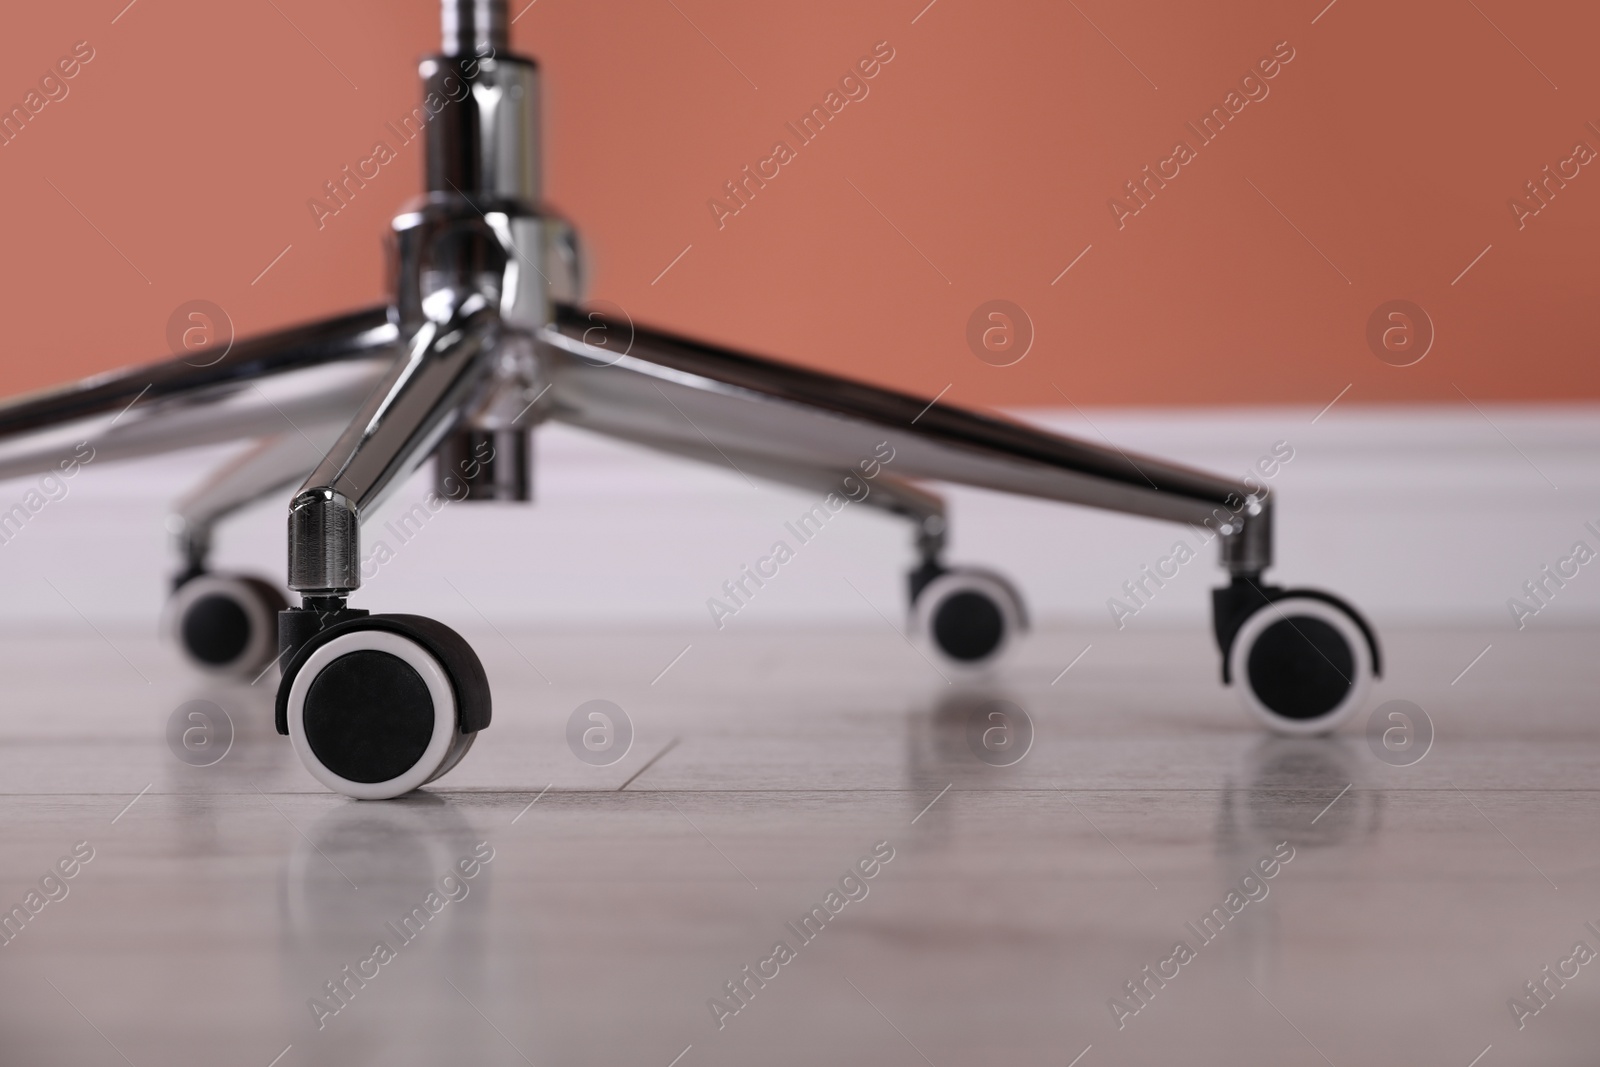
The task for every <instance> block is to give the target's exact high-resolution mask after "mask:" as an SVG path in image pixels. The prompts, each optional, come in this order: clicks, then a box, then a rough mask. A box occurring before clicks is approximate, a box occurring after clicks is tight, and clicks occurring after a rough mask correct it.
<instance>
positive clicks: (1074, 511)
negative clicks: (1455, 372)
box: [0, 405, 1600, 632]
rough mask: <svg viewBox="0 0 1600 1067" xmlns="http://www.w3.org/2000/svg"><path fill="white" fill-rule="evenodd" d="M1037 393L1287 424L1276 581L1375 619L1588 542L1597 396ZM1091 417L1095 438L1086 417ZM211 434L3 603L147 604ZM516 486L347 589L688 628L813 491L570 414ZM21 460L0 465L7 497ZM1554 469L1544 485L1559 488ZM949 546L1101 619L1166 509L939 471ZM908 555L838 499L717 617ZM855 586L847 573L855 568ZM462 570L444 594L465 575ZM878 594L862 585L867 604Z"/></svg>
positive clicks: (1182, 443) (1036, 602) (1565, 603)
mask: <svg viewBox="0 0 1600 1067" xmlns="http://www.w3.org/2000/svg"><path fill="white" fill-rule="evenodd" d="M1314 415H1316V412H1315V411H1314V410H1312V409H1302V408H1282V409H1259V408H1252V409H1239V410H1193V409H1183V410H1170V411H1169V410H1138V411H1129V410H1107V409H1097V410H1094V411H1091V412H1089V413H1088V415H1087V419H1089V420H1092V424H1091V423H1090V422H1088V421H1086V418H1085V416H1083V415H1081V414H1079V413H1078V412H1075V411H1066V412H1062V411H1056V410H1041V409H1031V410H1029V411H1026V412H1023V413H1020V415H1019V417H1022V418H1025V419H1028V420H1030V421H1033V422H1036V423H1038V424H1040V425H1044V426H1048V427H1050V428H1053V429H1057V430H1060V431H1063V432H1067V433H1073V434H1076V435H1079V436H1082V437H1084V438H1086V439H1089V440H1106V439H1109V440H1111V441H1114V442H1115V443H1116V444H1117V445H1119V446H1120V447H1123V448H1125V449H1127V450H1129V451H1140V452H1148V453H1150V454H1152V455H1156V456H1161V457H1164V458H1168V459H1172V460H1176V461H1178V462H1182V463H1186V464H1188V465H1192V466H1196V467H1201V468H1206V469H1210V470H1214V471H1217V472H1219V473H1225V474H1236V475H1242V474H1243V473H1244V472H1245V471H1246V470H1247V469H1249V468H1250V466H1251V465H1252V464H1253V463H1254V462H1255V461H1256V459H1257V458H1258V457H1261V456H1264V455H1267V454H1269V453H1270V452H1271V450H1272V448H1273V446H1274V444H1275V443H1276V442H1279V441H1286V442H1288V444H1289V446H1290V447H1292V448H1293V450H1294V457H1293V459H1292V460H1290V461H1289V462H1288V463H1287V464H1285V465H1283V466H1282V468H1281V470H1280V471H1279V472H1278V474H1277V475H1276V477H1274V478H1273V479H1272V484H1273V485H1274V487H1275V488H1276V490H1277V492H1278V494H1279V496H1278V544H1277V556H1278V566H1277V568H1276V569H1275V571H1274V572H1273V576H1274V577H1275V578H1276V579H1277V580H1279V581H1281V582H1283V583H1285V584H1307V585H1314V586H1319V587H1322V588H1326V589H1329V590H1331V591H1334V592H1337V593H1339V594H1341V595H1343V596H1346V597H1348V598H1349V599H1351V600H1352V601H1354V602H1355V603H1357V604H1358V605H1360V606H1361V607H1362V608H1364V609H1365V610H1367V611H1368V612H1369V613H1370V614H1371V615H1372V616H1373V617H1374V618H1375V619H1377V620H1379V621H1380V622H1382V621H1389V622H1398V621H1441V620H1442V621H1459V622H1462V623H1471V624H1484V623H1488V624H1496V623H1504V624H1505V625H1506V626H1507V627H1508V628H1509V627H1510V625H1511V615H1510V612H1509V610H1508V608H1507V600H1508V598H1510V597H1512V596H1516V595H1518V594H1519V593H1520V592H1521V587H1522V584H1523V582H1524V581H1526V580H1528V579H1530V578H1533V577H1535V576H1537V574H1538V572H1539V570H1540V568H1541V567H1542V566H1544V565H1545V564H1553V563H1554V562H1555V561H1556V560H1557V559H1558V558H1559V557H1561V556H1564V555H1566V554H1568V553H1569V552H1570V551H1571V548H1572V545H1573V543H1574V542H1575V541H1577V540H1579V539H1584V540H1586V541H1587V542H1588V543H1589V545H1590V547H1592V548H1595V549H1597V550H1600V536H1596V535H1595V534H1593V533H1591V532H1589V531H1588V530H1586V529H1585V528H1584V523H1585V522H1586V521H1594V522H1595V524H1596V527H1597V528H1600V407H1596V406H1576V405H1573V406H1521V407H1518V406H1495V407H1488V406H1485V407H1484V408H1483V411H1482V413H1480V412H1479V411H1476V410H1474V409H1472V408H1470V407H1464V408H1456V407H1451V408H1433V407H1404V406H1395V407H1381V408H1358V407H1356V406H1354V405H1340V406H1339V407H1336V408H1334V409H1333V410H1331V411H1329V412H1328V413H1327V414H1325V415H1323V416H1322V417H1321V418H1320V419H1318V420H1317V421H1316V422H1315V424H1313V423H1312V421H1311V420H1312V417H1313V416H1314ZM1102 434H1103V435H1104V436H1103V437H1102V436H1101V435H1102ZM227 452H228V450H226V449H223V450H218V449H207V450H196V451H193V452H188V453H183V454H179V455H174V456H168V457H162V458H160V459H157V460H150V461H140V462H135V463H127V464H122V465H111V464H98V463H97V464H92V465H90V466H89V467H87V468H85V469H84V470H83V471H82V472H81V473H79V474H78V475H77V476H76V477H75V478H74V479H73V480H72V481H71V483H70V485H69V492H68V494H67V495H66V496H65V497H64V498H62V499H59V500H56V501H53V502H51V503H49V504H48V505H47V506H45V507H44V508H43V509H42V510H40V511H39V513H38V514H37V515H35V516H34V518H33V519H32V520H31V521H30V522H29V523H28V524H27V525H26V526H25V527H24V528H23V529H22V531H21V532H20V533H19V534H17V535H16V536H15V537H13V538H12V539H11V540H10V541H9V542H7V543H4V544H3V545H0V624H7V625H11V624H16V625H28V624H31V623H37V622H47V621H48V622H62V623H77V624H79V625H83V621H82V619H80V613H81V616H82V617H83V619H88V620H94V621H99V620H107V621H112V622H118V623H133V622H140V621H153V620H154V619H156V617H157V616H158V614H159V611H160V608H161V606H162V603H163V601H164V597H165V587H166V581H167V578H168V576H169V574H170V573H171V571H172V569H173V560H172V559H171V558H170V556H169V554H168V551H169V550H168V546H167V543H166V535H165V532H164V527H163V518H164V514H165V506H166V503H167V501H168V500H170V499H171V498H173V497H175V496H176V495H178V494H179V493H180V492H182V491H183V490H184V489H185V488H187V486H188V485H189V484H190V483H192V482H193V481H195V480H196V479H198V478H199V477H201V476H202V474H203V473H204V472H205V471H206V470H207V469H208V468H209V467H210V466H211V465H213V464H215V463H216V462H218V461H219V460H220V459H221V458H222V457H223V456H224V455H226V454H227ZM537 468H538V471H537V487H536V495H537V497H538V502H537V504H536V505H534V506H495V505H464V504H451V505H449V506H447V507H445V508H444V509H443V510H442V511H440V512H439V513H438V514H437V515H434V516H432V517H431V518H430V519H429V520H428V521H427V523H426V525H424V526H423V527H422V528H421V529H420V531H418V532H416V533H415V535H414V536H412V537H410V538H409V540H406V541H404V542H402V541H401V540H400V538H399V537H398V536H397V535H395V534H394V532H393V530H392V529H391V528H390V527H389V526H387V525H386V523H387V522H389V521H390V520H392V519H394V518H395V517H396V516H397V515H398V514H399V513H401V512H404V511H406V510H407V509H409V508H410V507H411V506H412V505H413V504H415V503H418V502H419V501H421V500H423V499H424V497H425V494H426V493H427V490H428V484H429V483H428V480H427V475H426V474H421V475H419V476H418V477H417V478H416V479H414V480H413V481H412V482H411V483H410V484H408V485H407V486H405V487H404V488H402V489H401V490H400V491H399V492H398V493H397V494H396V495H395V497H394V498H393V500H392V501H391V502H390V503H389V504H388V505H386V507H385V508H384V512H383V514H381V515H379V516H378V517H377V518H376V520H375V521H374V522H372V523H369V525H368V527H367V530H366V532H365V538H366V539H365V542H364V548H363V552H364V554H367V555H371V553H372V552H373V551H374V549H375V547H376V542H377V541H378V540H384V541H386V543H388V544H389V547H390V549H391V550H392V551H393V558H392V559H390V560H389V561H388V562H387V563H385V564H383V565H382V566H381V568H379V571H378V573H377V575H376V577H374V578H372V579H371V580H370V581H369V582H368V584H367V586H366V587H365V588H364V589H363V591H362V593H361V594H360V596H361V600H360V603H361V604H362V605H363V606H366V607H370V608H372V609H375V610H400V611H410V612H417V613H421V614H427V615H434V616H437V617H439V618H441V619H445V620H446V621H449V620H461V621H463V622H471V623H477V622H478V621H479V620H478V618H477V613H478V612H481V613H482V614H483V615H484V616H486V617H488V618H489V619H491V620H507V621H538V622H550V621H571V622H574V623H585V624H607V623H610V624H616V625H631V624H638V623H647V624H651V625H655V624H679V623H681V624H684V625H688V626H702V625H703V626H705V627H706V628H707V630H708V632H709V631H710V628H711V616H710V613H709V611H708V609H707V606H706V601H707V599H708V598H710V597H713V596H717V595H719V593H720V589H721V586H722V583H723V582H724V581H725V580H728V579H730V578H733V577H735V576H736V575H737V572H738V571H739V568H740V567H741V565H743V564H747V563H753V562H754V561H755V560H756V558H758V557H759V556H762V555H765V554H766V553H767V552H768V550H769V549H770V548H771V546H772V544H773V542H774V541H776V540H779V539H785V540H792V539H791V538H790V537H789V536H788V534H787V533H786V531H785V529H784V523H785V522H786V521H788V520H791V519H793V518H795V517H796V516H797V515H799V514H800V513H801V512H802V511H804V510H806V509H807V508H809V507H810V505H811V504H812V503H814V501H813V500H812V499H811V498H810V497H808V496H807V495H806V494H803V493H796V492H792V491H789V490H785V489H777V488H767V487H762V488H760V489H752V488H751V487H750V486H749V485H748V484H746V483H745V481H744V480H743V479H742V478H741V477H740V476H739V475H737V474H735V473H734V472H733V471H731V470H722V469H718V468H712V467H701V466H695V465H692V464H688V463H683V462H680V461H677V460H672V459H667V458H663V457H659V456H656V455H654V454H651V453H648V452H644V451H641V450H638V449H635V448H632V447H627V446H620V445H616V444H613V443H611V442H608V441H604V440H600V439H596V438H593V437H589V436H587V435H583V434H580V433H578V432H575V431H571V430H567V429H565V428H562V427H550V428H547V429H545V430H543V431H541V433H540V435H539V440H538V457H537ZM30 485H31V483H30V482H29V481H12V482H6V483H0V508H3V507H9V505H10V503H11V502H12V500H13V499H16V500H21V499H22V498H23V496H24V494H25V493H26V492H27V491H28V489H29V488H30ZM1556 487H1559V488H1556ZM949 494H950V497H951V501H952V505H951V512H952V550H951V553H950V555H951V559H952V560H953V561H958V562H967V563H975V564H982V565H986V566H990V567H994V568H996V569H999V570H1001V571H1003V572H1005V573H1007V574H1009V575H1010V576H1011V577H1012V578H1013V579H1014V580H1015V581H1016V582H1017V583H1018V585H1019V586H1020V587H1021V589H1022V590H1023V591H1024V594H1025V595H1026V597H1027V599H1028V602H1029V605H1030V607H1031V609H1032V611H1033V613H1034V614H1035V616H1037V617H1039V618H1040V619H1045V620H1064V621H1074V622H1082V621H1085V620H1088V621H1094V620H1099V621H1101V622H1103V623H1104V624H1105V625H1106V626H1107V627H1108V628H1110V627H1111V615H1110V612H1109V610H1108V608H1107V603H1106V602H1107V600H1108V599H1109V598H1111V597H1113V596H1117V595H1118V594H1119V592H1120V587H1121V585H1122V583H1123V582H1124V581H1125V580H1128V579H1132V578H1135V577H1137V576H1138V572H1139V569H1140V567H1141V565H1144V564H1153V563H1154V562H1155V561H1156V560H1157V559H1158V558H1159V557H1161V556H1164V555H1166V554H1167V553H1168V552H1169V551H1170V550H1171V548H1172V546H1173V545H1174V544H1175V543H1176V542H1177V541H1179V540H1187V541H1189V542H1190V543H1191V544H1194V545H1197V544H1198V539H1197V537H1196V536H1195V535H1194V534H1192V533H1190V532H1188V531H1187V530H1186V529H1185V528H1183V527H1175V526H1168V525H1165V524H1161V523H1156V522H1152V521H1148V520H1142V519H1130V518H1124V517H1120V516H1114V515H1107V514H1104V513H1100V512H1094V511H1090V510H1086V509H1079V508H1069V507H1062V506H1059V505H1054V504H1044V503H1039V502H1034V501H1028V500H1019V499H1014V498H1010V497H1006V496H1002V495H999V494H993V493H987V492H981V491H976V490H966V489H952V490H950V491H949ZM287 496H288V494H287V493H284V494H282V495H281V496H280V497H279V498H275V499H273V500H272V501H270V502H268V503H265V504H263V505H260V506H258V507H255V508H252V509H250V510H249V511H248V512H246V513H244V514H241V515H240V516H238V517H237V518H236V519H234V520H233V521H231V522H229V523H228V524H227V525H226V526H224V527H223V528H222V530H221V532H220V537H219V547H218V557H217V564H218V565H219V566H220V567H224V568H236V569H243V570H248V571H253V572H259V573H261V574H263V575H268V576H273V577H276V578H281V575H282V568H283V560H284V504H285V502H286V500H287ZM910 562H911V550H910V543H909V538H908V535H907V531H906V530H905V529H904V528H903V527H902V526H901V524H899V523H897V522H895V521H893V520H890V519H887V518H884V517H881V516H878V515H876V514H873V513H870V512H869V511H867V510H866V509H865V508H863V507H859V506H855V505H852V506H850V507H848V508H846V509H845V511H844V512H842V513H841V514H840V515H839V516H838V517H837V518H836V519H835V520H833V521H832V522H831V523H830V524H829V525H828V526H827V527H826V528H825V529H824V530H823V531H822V533H821V534H820V535H819V536H817V537H816V538H815V539H814V540H813V541H811V542H810V543H808V544H806V545H804V546H797V552H796V557H795V559H794V560H793V561H792V562H791V563H789V564H787V565H785V566H784V567H783V568H782V569H781V571H780V573H779V575H778V576H777V577H776V578H774V579H773V580H771V581H770V582H769V583H768V584H767V586H766V587H765V588H763V589H762V590H760V591H759V593H758V594H757V595H756V596H755V597H754V598H753V599H752V600H751V601H750V603H749V605H748V606H747V607H746V608H745V609H744V610H742V611H741V612H740V613H739V615H738V616H737V617H736V618H734V619H733V620H731V621H730V622H729V623H728V625H730V626H747V625H767V624H781V623H793V622H806V623H815V622H819V621H828V620H841V621H845V620H848V621H853V622H859V621H863V620H870V619H873V618H875V617H876V616H875V614H874V608H876V609H877V610H880V611H882V612H883V613H884V614H886V615H887V616H888V617H890V618H892V619H894V620H895V621H896V622H897V623H898V622H900V620H901V618H902V614H903V596H904V594H903V574H904V571H905V569H906V568H907V566H908V565H909V564H910ZM1219 578H1220V572H1219V571H1218V570H1217V568H1216V564H1215V559H1214V549H1211V548H1207V549H1205V550H1203V552H1202V554H1201V557H1200V558H1199V559H1198V560H1196V561H1195V562H1192V563H1189V564H1187V565H1186V566H1185V567H1183V569H1182V570H1181V571H1180V572H1179V574H1178V575H1177V577H1176V578H1173V579H1172V580H1170V581H1169V582H1168V583H1167V585H1166V586H1165V587H1164V588H1162V589H1161V590H1159V592H1158V593H1157V594H1156V595H1155V596H1154V597H1153V598H1152V599H1151V600H1150V601H1149V604H1148V607H1147V608H1146V609H1145V610H1143V611H1141V612H1140V613H1139V614H1138V615H1137V616H1136V617H1135V618H1134V619H1132V620H1131V621H1130V622H1129V626H1130V627H1141V626H1153V625H1163V624H1174V623H1177V624H1185V625H1188V624H1193V623H1196V622H1199V621H1201V620H1203V619H1204V618H1206V616H1207V613H1208V592H1207V591H1208V590H1209V589H1210V588H1211V587H1212V586H1213V585H1215V584H1217V582H1218V580H1219ZM852 586H853V587H854V588H852ZM458 590H459V592H458ZM868 601H870V604H869V603H868ZM1596 619H1600V566H1597V567H1592V568H1591V567H1584V568H1583V569H1582V570H1581V571H1580V572H1579V574H1578V576H1577V577H1576V578H1574V579H1572V580H1571V581H1570V582H1568V584H1567V585H1566V586H1565V587H1564V588H1562V589H1560V590H1558V591H1557V592H1556V593H1555V595H1554V596H1553V597H1552V598H1551V602H1550V605H1549V606H1548V608H1546V609H1544V610H1542V611H1541V612H1540V613H1539V614H1538V615H1537V616H1536V617H1535V618H1534V619H1533V620H1532V621H1531V622H1530V625H1534V626H1547V625H1559V624H1561V623H1562V622H1580V621H1582V622H1588V621H1593V620H1596Z"/></svg>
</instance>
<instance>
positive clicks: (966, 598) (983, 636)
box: [933, 590, 1006, 663]
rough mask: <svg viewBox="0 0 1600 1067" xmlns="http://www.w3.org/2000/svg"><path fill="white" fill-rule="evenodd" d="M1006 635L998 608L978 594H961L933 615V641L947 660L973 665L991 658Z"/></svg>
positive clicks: (940, 606)
mask: <svg viewBox="0 0 1600 1067" xmlns="http://www.w3.org/2000/svg"><path fill="white" fill-rule="evenodd" d="M1005 633H1006V620H1005V616H1004V615H1002V614H1001V613H1000V606H999V605H998V604H996V603H995V602H994V601H993V600H991V599H989V598H988V597H987V596H985V595H984V594H982V593H977V592H973V591H971V590H963V591H962V592H959V593H955V594H953V595H951V596H948V597H946V598H945V600H944V602H943V603H942V604H940V605H939V607H938V608H937V609H936V610H935V611H934V613H933V637H934V640H935V641H937V642H939V647H940V648H942V649H944V651H945V653H946V654H947V655H949V656H950V658H952V659H955V660H959V661H961V662H963V663H973V662H976V661H978V660H981V659H983V658H984V657H986V656H990V655H993V654H994V651H995V649H997V648H999V647H1000V642H1001V640H1003V639H1004V637H1005Z"/></svg>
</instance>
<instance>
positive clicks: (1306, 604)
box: [1228, 596, 1372, 736]
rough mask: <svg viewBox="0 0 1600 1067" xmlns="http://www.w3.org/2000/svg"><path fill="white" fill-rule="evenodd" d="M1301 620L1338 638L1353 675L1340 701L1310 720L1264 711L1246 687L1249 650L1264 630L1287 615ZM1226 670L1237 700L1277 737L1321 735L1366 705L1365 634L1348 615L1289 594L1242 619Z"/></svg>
mask: <svg viewBox="0 0 1600 1067" xmlns="http://www.w3.org/2000/svg"><path fill="white" fill-rule="evenodd" d="M1306 616H1309V617H1310V618H1313V619H1316V620H1318V621H1319V622H1325V623H1327V624H1328V625H1329V626H1331V627H1333V628H1334V630H1336V631H1337V632H1338V634H1339V636H1340V637H1342V638H1344V641H1345V643H1346V644H1348V645H1349V646H1350V657H1351V659H1352V661H1353V663H1352V670H1353V671H1354V673H1355V677H1354V678H1352V679H1350V683H1351V684H1350V688H1349V689H1348V690H1347V691H1346V692H1345V695H1344V699H1342V700H1340V701H1339V703H1337V704H1335V705H1334V706H1333V707H1332V708H1330V709H1329V710H1328V711H1326V712H1324V713H1323V714H1321V715H1318V716H1316V717H1315V718H1310V719H1291V718H1288V717H1287V716H1284V715H1281V714H1279V713H1278V712H1276V711H1273V710H1272V709H1271V708H1269V707H1267V705H1266V704H1264V703H1262V702H1261V699H1260V698H1259V697H1257V696H1256V693H1255V690H1254V689H1252V688H1251V686H1250V671H1249V659H1250V650H1251V649H1252V648H1254V647H1255V643H1256V639H1257V638H1259V637H1260V636H1261V634H1262V633H1263V632H1265V631H1266V629H1267V628H1268V627H1270V626H1272V625H1273V624H1275V623H1279V622H1282V621H1284V620H1285V619H1287V618H1290V617H1306ZM1228 672H1229V676H1230V677H1232V679H1233V684H1234V687H1235V688H1237V689H1238V690H1239V699H1240V700H1241V701H1243V703H1244V706H1245V707H1246V708H1247V709H1248V710H1249V711H1250V713H1251V714H1252V715H1254V716H1255V717H1256V718H1257V719H1258V720H1259V721H1260V722H1262V723H1264V724H1265V725H1266V726H1268V727H1270V728H1271V729H1273V730H1275V731H1277V732H1278V733H1281V734H1291V735H1295V736H1307V735H1311V734H1324V733H1328V732H1329V731H1331V730H1333V729H1335V728H1336V727H1338V725H1339V724H1340V723H1342V722H1344V720H1346V719H1348V718H1349V717H1350V716H1351V715H1352V714H1354V713H1355V711H1356V709H1357V708H1359V707H1361V705H1362V704H1363V703H1365V702H1366V699H1367V689H1368V687H1369V686H1370V685H1371V682H1372V653H1371V651H1370V649H1368V647H1367V637H1366V634H1364V633H1363V632H1362V631H1361V627H1359V626H1357V625H1356V622H1355V620H1354V619H1352V618H1351V617H1350V616H1349V615H1347V614H1345V613H1344V612H1343V611H1340V610H1339V609H1338V608H1336V607H1334V606H1333V605H1332V604H1329V603H1327V602H1325V601H1321V600H1313V599H1311V598H1309V597H1294V596H1291V597H1285V598H1284V599H1282V600H1275V601H1273V602H1272V603H1270V604H1268V605H1267V606H1266V607H1263V608H1261V609H1260V610H1259V611H1257V612H1256V613H1255V614H1253V615H1251V616H1250V617H1249V618H1248V619H1246V620H1245V623H1244V625H1243V626H1241V627H1240V628H1239V633H1238V634H1237V635H1236V636H1235V637H1234V639H1233V647H1232V648H1231V649H1229V651H1228Z"/></svg>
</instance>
